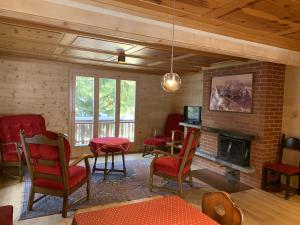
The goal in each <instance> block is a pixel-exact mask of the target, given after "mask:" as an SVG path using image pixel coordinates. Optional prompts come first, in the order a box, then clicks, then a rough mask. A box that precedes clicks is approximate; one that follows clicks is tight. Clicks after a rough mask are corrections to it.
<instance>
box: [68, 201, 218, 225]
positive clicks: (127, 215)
mask: <svg viewBox="0 0 300 225" xmlns="http://www.w3.org/2000/svg"><path fill="white" fill-rule="evenodd" d="M145 224H147V225H153V224H157V225H175V224H176V225H196V224H197V225H218V223H217V222H215V221H214V220H212V219H211V218H209V217H208V216H207V215H205V214H204V213H202V212H201V211H200V209H198V208H196V207H194V206H192V205H190V204H188V203H187V202H185V201H183V200H182V199H181V198H179V197H178V196H169V197H163V198H159V199H154V200H149V201H144V202H140V203H133V204H128V205H123V206H117V207H112V208H107V209H102V210H96V211H91V212H85V213H79V214H77V215H75V216H74V219H73V222H72V225H145Z"/></svg>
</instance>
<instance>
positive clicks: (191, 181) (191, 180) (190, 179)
mask: <svg viewBox="0 0 300 225" xmlns="http://www.w3.org/2000/svg"><path fill="white" fill-rule="evenodd" d="M189 184H190V186H191V187H193V176H192V172H191V171H190V172H189Z"/></svg>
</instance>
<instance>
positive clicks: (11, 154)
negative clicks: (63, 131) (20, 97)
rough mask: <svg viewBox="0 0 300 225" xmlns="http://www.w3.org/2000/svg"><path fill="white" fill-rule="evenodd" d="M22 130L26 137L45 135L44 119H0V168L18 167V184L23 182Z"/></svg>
mask: <svg viewBox="0 0 300 225" xmlns="http://www.w3.org/2000/svg"><path fill="white" fill-rule="evenodd" d="M22 129H23V130H24V131H25V134H26V135H27V136H33V135H35V134H46V133H47V131H46V124H45V119H44V118H43V117H42V116H41V115H11V116H2V117H0V167H1V168H2V167H6V166H15V167H18V168H19V179H20V182H21V181H22V180H23V161H24V154H23V151H22V147H21V141H20V134H19V133H20V130H22Z"/></svg>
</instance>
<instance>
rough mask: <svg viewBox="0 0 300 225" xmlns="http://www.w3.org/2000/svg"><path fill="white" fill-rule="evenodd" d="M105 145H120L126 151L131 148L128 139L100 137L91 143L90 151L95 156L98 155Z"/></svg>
mask: <svg viewBox="0 0 300 225" xmlns="http://www.w3.org/2000/svg"><path fill="white" fill-rule="evenodd" d="M104 145H108V146H109V145H111V146H114V145H119V146H122V147H123V149H124V151H128V149H129V146H130V141H129V139H127V138H120V137H100V138H94V139H92V140H91V141H90V144H89V146H90V149H91V151H92V152H93V153H94V154H98V152H99V151H100V149H101V147H102V146H104Z"/></svg>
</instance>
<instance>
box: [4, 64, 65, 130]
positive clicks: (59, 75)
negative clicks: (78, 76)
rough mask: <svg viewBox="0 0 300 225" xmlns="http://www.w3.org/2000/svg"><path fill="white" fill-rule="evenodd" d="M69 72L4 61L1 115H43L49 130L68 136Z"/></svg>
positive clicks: (63, 67)
mask: <svg viewBox="0 0 300 225" xmlns="http://www.w3.org/2000/svg"><path fill="white" fill-rule="evenodd" d="M68 70H69V69H68V67H67V66H62V65H56V64H49V63H32V62H25V61H22V60H5V59H0V114H26V113H30V114H31V113H33V114H42V115H43V116H44V117H45V119H46V123H47V124H46V125H47V129H48V130H51V131H56V132H62V133H68V116H69V114H68V112H69V111H68V105H69V98H68V95H69V94H68V93H69V92H68V91H69V89H68V87H69V79H68V73H69V72H68Z"/></svg>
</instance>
